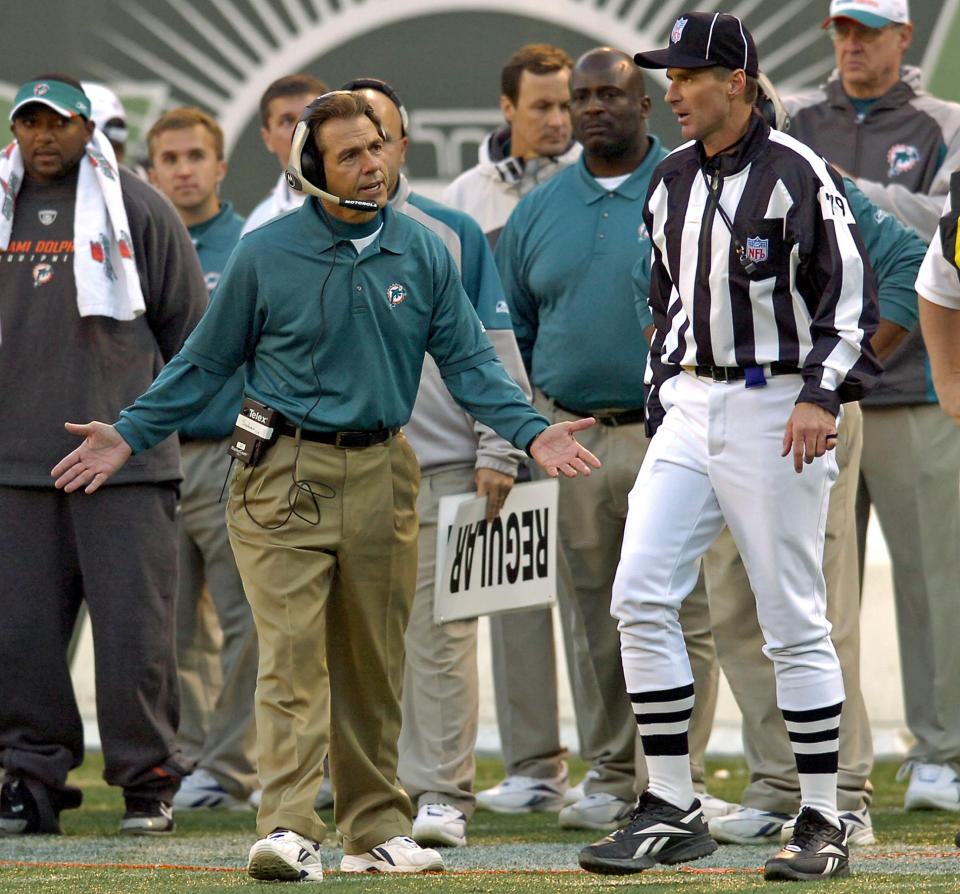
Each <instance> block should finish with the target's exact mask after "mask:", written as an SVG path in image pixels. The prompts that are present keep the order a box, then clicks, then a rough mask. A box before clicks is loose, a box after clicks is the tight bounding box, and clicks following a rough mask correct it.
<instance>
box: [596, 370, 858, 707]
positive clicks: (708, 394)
mask: <svg viewBox="0 0 960 894" xmlns="http://www.w3.org/2000/svg"><path fill="white" fill-rule="evenodd" d="M799 387H800V378H799V376H776V377H773V378H771V379H770V380H769V381H768V383H767V385H766V386H765V387H760V388H745V387H744V385H743V383H742V382H735V383H730V384H726V383H713V382H709V381H704V380H702V379H699V378H696V377H695V376H692V375H690V374H688V373H681V374H680V375H678V376H675V377H673V378H672V379H670V380H668V381H667V382H665V383H664V384H663V386H662V388H661V390H660V398H661V401H662V402H663V405H664V408H665V409H666V410H667V413H666V417H665V419H664V421H663V423H662V425H661V426H660V428H659V430H658V431H657V434H656V436H655V437H654V438H653V439H652V440H651V442H650V446H649V448H648V449H647V454H646V457H645V459H644V461H643V465H642V466H641V468H640V472H639V474H638V476H637V480H636V483H635V484H634V487H633V490H632V491H631V492H630V499H629V510H628V514H627V522H626V529H625V532H624V538H623V549H622V552H621V556H620V565H619V568H618V570H617V575H616V579H615V581H614V586H613V603H612V607H611V613H612V614H613V616H614V617H615V618H616V619H617V621H618V627H619V630H620V643H621V655H622V658H623V669H624V677H625V680H626V684H627V689H628V690H629V691H630V692H631V693H636V692H653V691H659V690H664V689H672V688H675V687H678V686H684V685H687V684H689V683H691V682H692V680H693V675H692V673H691V670H690V663H689V660H688V658H687V654H686V650H685V649H684V642H683V634H682V632H681V629H680V624H679V622H678V613H679V609H680V605H681V603H682V602H683V600H684V599H685V598H686V596H687V594H688V593H689V592H690V591H691V590H692V589H693V587H694V585H695V584H696V582H697V575H698V573H699V566H700V556H701V555H703V553H704V552H706V550H707V549H708V548H709V547H710V546H711V545H712V543H713V542H714V540H715V539H716V538H717V536H718V534H719V533H720V530H721V529H722V527H723V525H724V523H726V524H727V526H728V527H729V529H730V532H731V533H732V534H733V537H734V540H735V541H736V544H737V547H738V549H739V551H740V554H741V556H742V557H743V560H744V565H745V567H746V569H747V574H748V576H749V578H750V584H751V587H752V588H753V592H754V595H755V597H756V605H757V618H758V620H759V622H760V627H761V629H762V630H763V634H764V640H765V643H766V645H765V646H764V649H763V651H764V653H765V654H766V655H767V657H768V658H770V659H771V660H772V661H773V662H774V668H775V671H776V678H777V703H778V705H779V706H780V708H781V709H786V710H794V711H796V710H809V709H812V708H817V707H824V706H827V705H834V704H837V703H838V702H841V701H842V700H843V697H844V691H843V678H842V676H841V672H840V664H839V661H838V660H837V654H836V652H835V650H834V647H833V643H832V642H831V640H830V623H829V622H828V621H827V618H826V588H825V585H824V579H823V571H822V564H821V563H822V556H823V542H824V528H825V525H826V518H827V505H828V498H829V493H830V487H831V485H832V484H833V482H834V480H835V479H836V477H837V463H836V459H835V457H834V454H833V452H832V451H831V452H829V453H827V454H826V456H824V457H822V458H819V459H816V460H814V462H813V463H812V464H810V465H804V467H803V472H802V473H801V474H799V475H798V474H797V473H796V472H795V471H794V468H793V457H792V455H788V456H787V457H781V456H780V453H781V450H782V441H783V434H784V429H785V427H786V423H787V420H788V418H789V416H790V413H791V412H792V410H793V405H794V402H795V401H796V397H797V393H798V390H799Z"/></svg>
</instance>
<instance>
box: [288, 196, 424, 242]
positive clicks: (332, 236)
mask: <svg viewBox="0 0 960 894" xmlns="http://www.w3.org/2000/svg"><path fill="white" fill-rule="evenodd" d="M295 213H297V214H299V215H300V218H299V220H300V223H301V226H302V230H301V232H302V233H303V239H304V242H306V243H307V244H309V245H310V246H311V247H312V248H313V249H314V250H315V251H317V252H318V253H320V254H322V253H323V252H325V251H329V250H330V249H331V248H333V244H334V242H335V241H336V242H342V241H343V240H345V239H362V238H363V237H364V236H369V235H370V234H371V233H373V232H375V231H376V229H377V227H379V226H380V225H381V223H382V224H383V229H382V230H381V231H380V236H379V237H378V242H379V245H380V248H381V250H383V251H389V252H391V253H392V254H402V253H403V252H404V251H405V250H406V247H407V241H408V237H407V235H406V234H405V233H404V232H403V229H402V227H399V226H398V225H397V220H396V212H395V211H393V210H392V209H391V208H390V207H389V206H387V207H386V208H383V209H382V210H381V211H380V213H379V214H377V215H376V216H375V217H373V218H371V219H370V220H369V221H366V222H365V223H360V224H351V223H347V222H346V221H342V220H339V219H338V218H335V217H333V216H332V215H330V214H328V213H327V212H326V210H325V209H324V208H323V207H322V205H321V202H320V199H318V198H316V196H308V197H307V200H306V201H305V202H304V203H303V204H302V205H301V206H300V210H299V211H297V212H295ZM331 229H332V233H331Z"/></svg>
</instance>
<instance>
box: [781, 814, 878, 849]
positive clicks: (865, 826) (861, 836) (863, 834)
mask: <svg viewBox="0 0 960 894" xmlns="http://www.w3.org/2000/svg"><path fill="white" fill-rule="evenodd" d="M840 819H841V821H842V822H843V828H844V830H845V831H846V833H847V847H856V846H857V845H864V844H876V843H877V839H876V838H874V837H873V822H872V821H871V820H870V808H869V807H861V808H860V809H859V810H850V811H847V813H841V814H840ZM796 822H797V818H796V817H793V819H789V820H787V821H786V822H785V823H784V824H783V827H782V828H781V829H780V841H781V842H783V843H784V844H786V843H787V842H788V841H789V840H790V839H791V838H792V837H793V827H794V825H795V824H796Z"/></svg>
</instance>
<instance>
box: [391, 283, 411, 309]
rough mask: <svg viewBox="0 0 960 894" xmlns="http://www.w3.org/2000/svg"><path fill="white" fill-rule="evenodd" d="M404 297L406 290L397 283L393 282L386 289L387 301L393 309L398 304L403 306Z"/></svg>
mask: <svg viewBox="0 0 960 894" xmlns="http://www.w3.org/2000/svg"><path fill="white" fill-rule="evenodd" d="M406 297H407V290H406V289H405V288H404V287H403V286H402V285H400V283H398V282H395V283H394V284H393V285H392V286H390V287H388V288H387V301H389V302H390V304H391V305H392V306H393V307H396V306H397V305H398V304H403V299H404V298H406Z"/></svg>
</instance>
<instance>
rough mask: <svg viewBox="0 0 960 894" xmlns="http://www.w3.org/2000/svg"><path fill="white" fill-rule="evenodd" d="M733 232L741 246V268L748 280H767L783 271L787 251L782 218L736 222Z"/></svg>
mask: <svg viewBox="0 0 960 894" xmlns="http://www.w3.org/2000/svg"><path fill="white" fill-rule="evenodd" d="M734 232H735V233H736V236H737V239H738V240H739V241H740V244H741V245H742V246H743V266H744V270H745V271H746V273H747V276H748V277H749V278H750V279H769V278H770V277H772V276H776V275H777V273H778V272H780V271H781V270H782V269H783V264H784V260H785V256H786V254H787V251H786V249H785V246H784V240H783V219H782V218H772V219H770V218H761V219H759V220H744V221H737V222H736V223H735V224H734ZM751 265H752V268H751Z"/></svg>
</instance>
